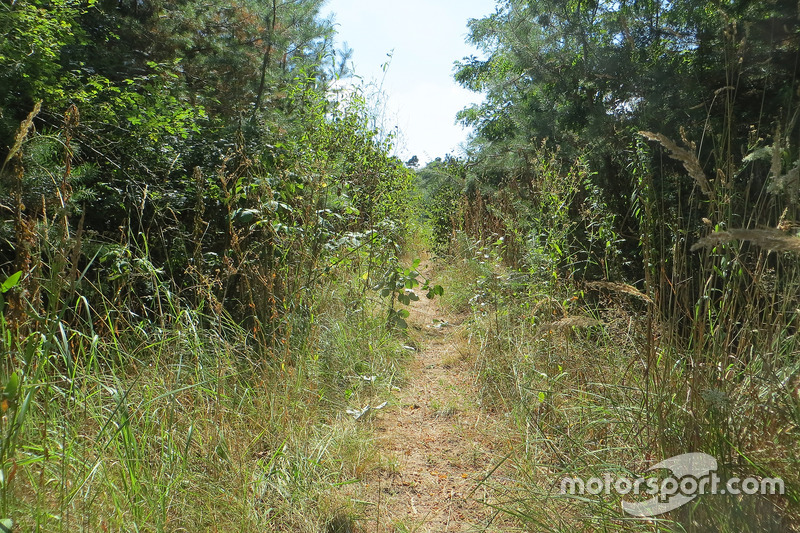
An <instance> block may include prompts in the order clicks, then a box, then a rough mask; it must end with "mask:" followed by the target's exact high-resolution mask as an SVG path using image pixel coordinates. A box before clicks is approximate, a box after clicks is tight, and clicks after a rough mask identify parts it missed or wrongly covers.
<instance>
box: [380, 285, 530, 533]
mask: <svg viewBox="0 0 800 533" xmlns="http://www.w3.org/2000/svg"><path fill="white" fill-rule="evenodd" d="M468 317H469V315H468V314H465V315H463V316H453V315H447V314H444V313H443V312H442V311H441V309H440V306H439V305H438V301H437V300H428V299H427V298H424V297H423V298H421V300H420V301H419V302H415V303H414V305H412V306H411V317H410V320H409V327H410V328H411V331H410V333H411V337H412V338H414V339H415V340H416V341H417V343H418V345H419V349H418V351H417V352H416V353H415V357H414V360H413V362H411V363H410V366H409V370H408V380H407V383H406V386H405V387H403V388H402V389H401V390H400V391H399V392H397V393H396V396H395V399H396V401H395V402H394V404H395V405H394V406H393V407H392V408H391V409H387V410H386V411H382V412H381V414H380V415H378V416H377V417H376V418H375V420H374V423H373V424H374V425H373V427H374V430H375V435H376V439H377V445H378V448H379V449H380V451H381V454H382V456H383V460H382V463H383V464H384V468H382V469H381V470H379V471H378V472H376V473H373V474H372V476H370V478H369V479H367V480H366V481H367V482H368V483H369V489H370V490H369V491H368V492H369V493H370V494H371V496H370V499H371V500H372V502H373V503H374V505H373V506H371V507H372V512H371V514H372V515H373V516H371V517H369V518H368V520H367V522H366V524H364V526H365V527H364V529H365V531H367V532H373V531H375V532H376V533H390V532H398V533H399V532H417V533H427V532H431V533H433V532H436V533H442V532H463V531H476V532H477V531H485V532H500V531H502V532H506V531H519V530H518V529H516V528H514V527H513V526H512V525H511V524H510V523H509V521H508V520H507V519H506V518H504V517H503V516H497V513H496V511H495V510H494V509H493V508H492V507H491V506H490V505H487V503H492V502H493V501H494V498H495V495H494V494H493V493H492V492H491V489H489V488H488V487H487V486H485V485H481V484H480V482H481V481H482V480H483V479H484V478H485V476H486V474H487V473H488V472H489V471H491V470H492V468H494V467H495V466H496V465H497V464H498V463H499V462H501V460H502V459H503V457H505V456H506V455H507V454H508V453H509V451H510V450H511V446H512V444H511V442H510V441H509V439H510V436H511V435H512V434H513V432H511V431H509V430H508V421H507V420H506V419H505V418H504V416H503V415H502V414H500V413H487V412H486V411H483V410H481V408H480V406H479V405H478V404H479V400H478V393H477V390H476V385H475V382H474V375H473V372H472V361H471V359H472V356H470V352H471V351H472V350H470V347H469V345H468V343H467V338H468V334H469V332H468V330H467V329H466V328H467V327H468V326H467V325H466V324H465V320H466V319H467V318H468ZM504 468H505V467H504V466H502V467H501V468H499V469H498V470H497V472H495V473H494V474H493V476H492V480H493V484H495V485H496V484H497V481H498V479H499V480H502V479H503V470H504Z"/></svg>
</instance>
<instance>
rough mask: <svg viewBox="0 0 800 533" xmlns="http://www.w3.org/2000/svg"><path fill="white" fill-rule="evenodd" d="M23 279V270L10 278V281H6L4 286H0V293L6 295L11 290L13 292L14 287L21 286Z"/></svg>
mask: <svg viewBox="0 0 800 533" xmlns="http://www.w3.org/2000/svg"><path fill="white" fill-rule="evenodd" d="M21 277H22V271H21V270H20V271H19V272H14V273H13V274H11V275H10V276H8V279H6V280H5V281H4V282H3V284H2V285H0V292H2V293H3V294H5V293H6V292H8V291H9V290H11V289H13V288H14V287H16V286H17V285H19V280H20V278H21Z"/></svg>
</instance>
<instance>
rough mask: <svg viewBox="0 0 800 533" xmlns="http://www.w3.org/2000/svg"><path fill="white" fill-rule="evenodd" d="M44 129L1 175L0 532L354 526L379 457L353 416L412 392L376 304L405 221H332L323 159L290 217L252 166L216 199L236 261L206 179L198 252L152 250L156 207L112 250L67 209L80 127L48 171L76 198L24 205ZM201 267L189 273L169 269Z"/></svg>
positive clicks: (230, 167)
mask: <svg viewBox="0 0 800 533" xmlns="http://www.w3.org/2000/svg"><path fill="white" fill-rule="evenodd" d="M34 115H35V113H34V114H32V115H31V117H30V118H29V119H28V121H27V122H25V123H23V125H22V127H21V128H20V133H19V135H18V138H17V140H18V143H16V144H15V146H17V145H18V146H17V148H16V151H13V153H12V155H11V156H10V157H9V160H8V161H7V162H6V163H7V164H6V165H5V166H4V168H3V171H2V178H3V180H4V182H3V184H4V185H10V189H11V190H12V192H13V191H16V192H15V193H14V195H13V201H14V202H15V205H14V206H12V207H14V208H15V209H14V216H15V219H14V231H13V236H14V239H13V241H12V244H13V246H14V251H15V253H16V261H15V264H14V265H13V268H12V272H15V274H13V275H12V276H8V277H6V276H3V278H2V279H0V282H3V283H4V285H3V289H4V290H3V293H2V295H0V343H2V353H3V359H2V374H1V375H0V378H1V379H0V392H2V397H0V402H2V403H0V406H2V417H0V439H2V440H0V520H6V519H9V520H12V521H13V523H14V524H15V527H16V528H18V529H19V530H22V531H266V530H268V531H293V532H294V531H307V532H315V533H316V532H318V531H321V530H326V528H328V529H330V528H333V529H331V530H335V528H336V527H339V528H341V527H346V528H353V527H355V524H356V523H357V521H358V518H359V516H361V514H362V512H363V511H364V509H363V508H359V507H358V505H359V504H356V503H354V502H353V499H352V495H353V489H352V488H349V487H347V486H348V485H349V484H350V483H352V482H353V481H355V480H357V479H359V478H360V477H361V476H362V475H363V474H364V472H365V471H367V470H369V469H371V468H372V467H373V465H374V464H375V462H376V461H377V460H378V458H377V454H376V452H375V450H373V449H372V444H371V440H370V439H369V429H368V424H364V423H363V422H356V421H354V420H353V418H352V417H351V416H350V415H349V414H347V410H348V409H355V408H361V407H363V406H364V405H365V404H369V403H377V402H379V401H385V399H387V398H388V396H389V393H390V391H391V388H392V386H393V385H394V384H396V383H398V382H399V381H401V380H402V367H401V364H400V361H401V358H402V356H403V354H405V353H407V351H406V350H403V349H402V340H403V338H402V334H400V333H398V332H397V331H395V330H392V329H391V328H387V327H386V322H385V312H386V309H385V307H386V302H384V301H383V300H381V299H380V298H378V297H377V296H376V295H374V294H373V292H372V290H371V287H372V286H373V285H374V284H375V282H376V281H377V280H378V279H379V276H380V273H381V272H383V271H384V269H385V268H387V266H388V265H390V264H391V265H394V264H395V263H396V262H397V261H398V258H397V257H396V249H397V246H398V245H399V244H398V243H399V241H400V239H401V238H402V233H403V228H402V224H400V223H397V224H395V225H394V228H395V230H394V231H392V232H380V231H377V228H376V230H375V231H367V230H365V231H354V230H355V229H358V228H357V224H358V222H359V221H357V220H347V221H345V222H337V221H341V220H344V217H336V216H334V215H335V214H336V213H335V212H334V210H333V208H332V206H331V205H330V204H327V203H326V202H334V201H337V200H336V199H335V198H330V197H328V196H327V195H326V190H327V186H328V184H327V183H325V182H323V181H322V180H323V178H322V175H323V174H324V172H327V173H333V171H334V170H335V169H333V168H331V167H325V168H321V167H320V165H323V162H321V160H313V161H311V162H310V163H308V164H309V165H311V166H314V165H317V166H315V167H314V170H315V171H317V172H316V173H314V172H311V171H310V170H309V169H299V168H295V169H292V170H295V171H298V172H299V171H304V172H305V171H307V172H308V173H309V175H311V174H313V176H314V177H313V179H311V178H309V179H308V180H306V182H305V187H304V189H303V190H304V194H305V197H298V198H296V199H295V201H296V204H295V205H293V206H288V205H284V206H283V207H281V206H278V207H275V204H276V203H277V201H276V200H274V198H275V197H277V194H276V195H274V196H273V191H270V189H269V185H268V183H267V181H266V180H265V179H263V178H264V177H263V176H260V175H258V174H257V173H256V172H255V170H254V169H252V168H250V167H242V166H241V165H239V164H238V163H236V161H240V160H238V159H237V157H243V154H241V153H240V154H235V155H234V156H232V157H231V159H229V160H226V162H225V163H224V164H223V165H222V168H220V169H219V171H218V173H217V176H216V180H217V183H215V184H214V185H215V186H216V187H218V188H219V189H221V190H222V191H223V192H222V195H221V198H222V205H221V208H222V209H223V210H225V211H226V212H227V214H228V219H227V220H228V227H227V234H226V235H225V236H224V237H225V238H226V239H227V244H226V247H225V253H226V254H227V255H226V257H225V258H224V261H223V262H222V263H212V262H211V259H213V258H214V257H215V254H213V253H211V254H209V253H208V248H205V247H204V238H207V237H204V236H203V230H202V228H204V227H207V223H206V222H205V221H204V220H203V217H204V216H207V215H205V214H204V213H206V211H205V210H204V208H203V203H204V201H205V200H204V189H203V187H204V185H203V184H204V183H205V184H207V183H208V182H207V181H205V180H204V178H203V175H202V173H201V172H200V170H197V171H196V172H195V176H194V179H195V181H196V183H197V184H198V185H197V188H198V191H197V192H198V197H197V199H196V202H197V204H198V205H197V206H196V209H195V213H196V219H195V221H194V222H195V224H194V232H193V234H192V236H189V237H186V236H184V237H185V239H186V240H176V241H175V242H174V243H173V246H174V249H172V250H163V249H158V250H154V249H152V247H151V243H152V241H153V235H155V234H157V233H158V232H159V231H160V230H163V228H156V229H151V230H147V231H145V230H144V227H143V225H142V224H144V223H145V222H146V218H147V214H146V211H145V207H144V200H143V201H142V203H141V205H139V206H137V207H136V208H135V209H132V210H131V216H130V220H129V221H128V224H127V226H126V227H124V228H122V231H121V232H120V237H119V241H118V242H114V243H110V242H103V241H102V240H100V239H98V238H97V236H96V235H86V234H85V233H84V232H83V230H82V227H83V225H82V218H79V217H76V216H75V203H74V202H70V196H69V195H70V194H71V187H70V182H71V180H70V172H71V170H70V169H71V158H72V153H71V151H70V150H69V136H70V132H71V128H73V127H74V126H75V125H67V126H65V128H64V130H63V131H62V132H60V135H61V136H62V140H65V142H62V143H60V146H66V147H67V151H66V154H65V155H64V157H65V164H64V165H63V166H62V167H60V168H59V169H58V170H59V172H60V174H57V173H54V172H50V173H49V174H48V175H50V176H58V179H59V180H61V182H58V181H57V182H55V186H54V187H51V188H47V187H44V188H43V193H42V197H41V204H42V207H41V208H31V207H30V206H27V207H26V206H25V205H24V204H23V197H24V194H23V189H24V183H25V180H28V179H29V176H26V173H27V172H29V170H30V168H32V167H34V166H35V163H36V162H35V161H33V160H32V159H31V157H30V156H28V155H26V156H25V157H23V151H24V150H23V149H25V148H27V149H28V150H29V151H34V149H35V148H36V147H37V146H38V145H37V143H39V142H43V141H42V138H41V137H40V136H38V134H37V135H33V136H32V137H30V138H29V133H30V122H31V120H32V119H33V116H34ZM330 133H331V132H327V134H330ZM328 142H333V141H332V140H331V139H328ZM373 148H374V147H372V145H369V146H368V147H367V148H364V149H365V150H367V149H373ZM48 150H49V148H48ZM234 163H236V164H234ZM50 170H52V169H50ZM323 171H324V172H323ZM326 179H328V180H333V179H334V177H331V176H329V177H328V178H326ZM342 179H344V178H342ZM398 179H400V178H398ZM395 185H396V183H395ZM243 189H247V190H248V191H249V194H250V196H249V197H248V198H243V197H237V196H236V195H240V196H241V194H242V192H241V191H242V190H243ZM256 189H257V190H256ZM254 191H255V192H254ZM396 192H397V191H391V193H392V194H394V193H396ZM385 193H386V194H388V192H385ZM49 194H52V195H53V196H49ZM384 196H385V194H384V193H374V194H373V195H371V196H369V197H368V198H365V199H362V200H360V201H361V202H362V203H361V204H359V207H360V208H361V210H360V211H359V210H357V209H353V210H352V212H356V213H364V214H363V215H362V216H363V217H364V218H365V219H366V218H368V217H371V215H372V209H373V208H374V209H375V210H376V212H378V211H379V216H378V218H379V222H380V224H384V225H391V224H392V223H393V221H392V214H393V213H395V211H397V210H398V209H401V208H398V207H396V206H395V207H392V206H386V205H382V204H381V202H384V203H390V201H391V200H387V199H386V198H385V197H384ZM245 202H251V203H252V202H255V203H256V204H257V205H258V207H259V208H260V209H263V210H265V211H266V210H267V209H269V208H271V209H284V210H285V211H286V213H284V215H281V216H286V217H288V218H287V219H284V220H285V221H287V222H290V223H291V224H292V225H291V226H289V225H288V224H283V225H281V224H261V223H253V224H247V223H246V222H250V219H248V218H247V217H252V216H254V215H253V214H252V213H251V214H244V215H243V214H242V213H241V207H239V206H241V205H242V204H243V203H245ZM370 202H372V203H370ZM373 203H374V204H375V205H373ZM217 207H218V208H220V206H217ZM237 209H239V212H238V214H237ZM337 209H338V207H337ZM393 209H394V211H393ZM287 213H289V214H287ZM395 214H396V213H395ZM276 216H277V215H276ZM325 217H330V219H331V220H327V219H325ZM78 218H79V220H76V219H78ZM256 222H258V221H256ZM139 230H142V231H139ZM158 239H159V240H160V242H161V241H164V240H166V238H165V237H164V235H163V234H162V235H160V236H159V237H158ZM192 239H194V240H192ZM259 239H261V240H259ZM218 244H219V243H214V244H213V245H212V246H211V248H213V247H214V246H217V245H218ZM205 245H206V246H208V243H207V242H206V243H205ZM170 253H174V257H173V256H171V255H170ZM164 254H166V255H167V258H166V260H164V257H163V255H164ZM157 256H159V257H160V258H159V257H157ZM187 257H188V258H193V259H194V260H193V261H190V262H189V263H188V264H184V265H183V267H184V268H185V269H186V270H185V272H184V273H180V274H176V272H174V271H168V269H170V268H175V264H176V261H178V260H180V259H181V258H187ZM206 258H209V261H208V262H207V261H206ZM215 267H216V268H215ZM356 500H358V499H356ZM362 500H365V498H362ZM3 525H6V522H3Z"/></svg>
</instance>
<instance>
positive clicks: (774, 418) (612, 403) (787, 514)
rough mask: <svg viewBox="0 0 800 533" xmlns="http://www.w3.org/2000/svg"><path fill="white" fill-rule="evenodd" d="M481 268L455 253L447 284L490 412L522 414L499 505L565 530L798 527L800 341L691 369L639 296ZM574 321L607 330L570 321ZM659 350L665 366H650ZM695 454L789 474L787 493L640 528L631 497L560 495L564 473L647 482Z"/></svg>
mask: <svg viewBox="0 0 800 533" xmlns="http://www.w3.org/2000/svg"><path fill="white" fill-rule="evenodd" d="M476 255H477V254H476ZM484 255H485V253H484V252H481V253H480V257H483V256H484ZM470 261H475V258H473V259H464V258H463V257H459V256H456V257H453V258H452V262H451V263H450V266H449V267H446V268H445V271H444V272H442V277H443V279H448V280H450V283H451V284H452V285H455V286H457V287H459V289H458V290H459V291H460V292H461V293H462V295H461V296H460V297H459V300H460V301H461V302H464V301H469V302H471V306H472V317H471V319H470V321H471V322H470V328H469V329H470V335H471V344H472V345H473V346H474V347H476V349H475V354H474V371H475V372H476V374H477V376H478V378H479V384H480V387H481V403H482V405H484V406H487V407H488V406H493V407H495V408H501V409H503V410H505V411H507V412H510V413H511V414H513V418H514V420H516V426H517V430H518V431H519V435H520V438H521V439H520V440H521V441H522V443H523V444H522V445H520V446H519V448H518V449H516V450H515V452H514V453H513V454H512V455H511V456H509V457H508V458H507V460H506V463H507V464H506V466H510V467H511V468H512V469H513V472H514V475H513V476H512V477H513V478H514V480H515V489H513V490H509V489H508V483H505V484H503V485H500V484H498V485H497V490H498V491H499V492H498V493H505V499H504V500H503V501H501V502H499V503H498V507H499V508H500V509H502V510H503V511H505V512H507V513H509V514H511V515H514V516H516V517H518V518H519V519H520V520H521V521H522V522H523V523H526V524H528V525H529V527H531V528H533V529H534V530H536V531H553V532H555V531H558V532H569V531H662V532H667V531H669V532H673V531H674V532H689V531H698V532H699V531H730V532H734V531H776V532H777V531H788V530H790V529H789V528H790V526H791V525H792V524H795V525H796V524H797V521H798V517H799V516H800V514H798V513H800V510H799V509H798V505H797V494H798V487H799V486H800V485H798V482H800V479H799V478H798V474H797V472H798V471H800V469H798V453H799V452H800V449H798V441H797V439H796V434H795V431H796V429H795V428H796V421H797V416H798V407H799V406H800V402H798V399H797V396H796V384H795V385H791V384H790V383H796V375H797V371H798V366H797V362H796V354H797V346H796V344H794V341H793V339H792V338H783V340H780V339H779V338H777V337H776V338H775V339H773V340H770V339H762V341H761V344H760V345H761V346H762V347H763V346H764V345H765V344H766V345H769V343H773V345H775V346H781V350H779V351H778V350H776V351H775V352H774V353H772V354H770V353H766V354H764V355H763V356H761V357H753V358H751V359H749V360H747V361H739V362H738V363H736V364H731V365H730V366H728V367H727V368H725V367H723V368H721V369H716V368H709V367H708V366H705V365H704V366H699V365H694V366H692V357H691V354H687V353H686V352H685V351H681V350H680V349H678V348H676V347H675V346H670V345H669V344H667V343H665V342H664V343H659V342H658V339H660V338H662V337H663V336H664V334H663V331H664V329H665V328H667V327H668V325H667V324H660V323H657V324H656V326H655V328H654V330H655V335H656V336H657V338H656V339H653V338H648V328H647V322H646V320H644V319H643V318H642V317H643V316H646V313H643V312H642V309H643V308H645V309H646V304H645V303H644V302H642V301H640V300H639V299H637V298H631V297H630V296H629V295H625V294H612V295H606V296H603V297H600V298H595V297H590V296H588V295H586V294H585V293H582V292H579V291H578V290H577V289H576V288H574V287H573V286H572V285H571V284H570V283H553V281H552V279H549V278H544V279H543V278H540V277H537V276H536V275H535V274H531V273H528V272H514V271H511V270H509V269H508V268H507V267H504V266H502V265H501V264H499V263H495V264H494V265H489V264H488V263H487V266H488V267H490V268H491V269H492V270H493V274H489V273H487V272H486V267H482V268H480V269H469V268H465V265H466V264H469V262H470ZM442 264H443V265H446V264H447V262H446V261H442ZM520 280H523V281H524V282H520ZM470 293H471V296H470ZM565 316H566V317H585V318H586V319H591V320H583V319H581V320H583V322H584V323H585V324H590V323H593V322H595V321H596V322H599V324H598V325H585V326H582V327H577V326H566V327H564V326H560V325H558V324H557V323H558V321H559V320H562V321H563V320H564V317H565ZM578 322H579V323H580V321H578ZM567 323H568V322H567ZM651 343H656V345H655V347H654V349H655V353H656V354H657V359H656V361H655V363H654V364H653V365H652V366H650V367H649V366H648V361H647V353H648V350H649V348H650V346H651ZM792 376H794V377H792ZM792 380H795V381H792ZM693 387H696V389H694V388H693ZM694 390H697V393H696V394H695V393H694ZM698 409H700V410H698ZM690 451H703V452H705V453H708V454H710V455H713V456H715V457H716V458H717V459H718V461H719V463H720V469H719V473H720V475H721V476H722V477H730V476H739V477H746V476H757V477H775V476H779V477H781V478H782V479H783V480H784V482H785V484H786V488H787V495H786V496H785V497H781V498H775V497H759V496H747V497H741V498H732V497H725V496H707V497H703V498H701V499H699V500H698V502H699V503H696V505H687V506H685V507H684V508H681V509H679V510H677V511H674V512H672V513H668V514H666V515H663V516H659V517H657V518H656V519H652V520H641V519H635V518H633V517H630V516H626V515H625V514H624V513H623V512H622V510H621V501H622V500H623V499H625V497H623V496H621V495H617V494H614V493H612V494H608V495H607V494H601V495H599V496H591V495H588V496H587V497H585V498H583V499H580V500H577V499H570V498H566V497H564V496H563V495H561V494H560V493H559V486H560V480H561V479H563V478H564V477H573V476H579V477H582V478H588V477H593V476H597V477H602V476H603V475H604V474H605V473H610V474H612V475H618V476H626V477H629V478H635V477H637V476H638V475H640V474H641V473H643V472H644V471H645V470H646V469H647V468H648V467H649V466H651V465H652V464H654V463H655V462H658V461H661V460H663V459H666V458H668V457H670V456H673V455H677V454H680V453H686V452H690ZM488 482H489V483H492V478H491V477H490V479H489V481H488Z"/></svg>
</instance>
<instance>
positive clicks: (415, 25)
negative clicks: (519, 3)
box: [321, 0, 495, 164]
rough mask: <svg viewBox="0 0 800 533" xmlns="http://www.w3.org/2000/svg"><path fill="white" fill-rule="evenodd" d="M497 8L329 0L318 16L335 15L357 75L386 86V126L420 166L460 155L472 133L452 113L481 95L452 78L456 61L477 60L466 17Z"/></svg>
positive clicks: (485, 2)
mask: <svg viewBox="0 0 800 533" xmlns="http://www.w3.org/2000/svg"><path fill="white" fill-rule="evenodd" d="M494 11H495V2H494V0H457V1H453V0H400V1H397V0H395V1H387V0H329V1H328V2H327V3H326V4H325V6H324V7H323V8H322V10H321V14H322V15H323V16H325V15H327V14H330V13H333V14H334V20H335V22H336V30H337V32H338V37H337V40H338V43H339V46H340V47H341V45H343V44H344V43H347V45H348V46H349V47H350V48H352V49H353V57H352V61H351V64H352V66H353V67H354V73H355V74H356V75H357V76H359V77H360V78H361V79H362V80H364V81H365V82H369V81H373V82H374V83H375V85H376V86H377V85H380V83H381V82H382V83H383V86H382V87H383V92H384V93H385V95H386V102H387V103H386V106H385V109H386V120H385V123H386V124H387V125H388V127H389V128H394V127H397V128H399V130H400V136H399V137H398V141H397V142H396V144H397V146H396V152H397V155H398V156H399V157H400V158H402V159H403V160H408V159H409V158H411V156H413V155H416V156H417V157H418V158H419V160H420V162H421V163H423V164H424V163H427V162H428V161H431V160H432V159H435V158H436V157H444V156H445V155H446V154H448V153H450V154H454V155H459V154H460V153H461V152H460V149H459V146H460V144H461V143H463V142H464V141H465V140H466V138H467V135H468V134H469V131H468V130H467V129H465V128H463V127H461V126H460V125H458V124H456V113H457V112H458V111H460V110H461V109H463V108H465V107H468V106H470V105H471V104H473V103H477V102H480V101H481V100H482V97H481V95H479V94H476V93H473V92H471V91H468V90H466V89H464V88H462V87H460V86H459V85H458V84H457V83H456V81H455V80H454V79H453V63H454V62H455V61H460V60H461V59H463V58H464V57H468V56H471V55H476V56H479V57H480V55H481V54H480V53H479V51H478V50H477V49H475V48H474V47H472V46H471V45H468V44H466V43H465V39H466V37H467V33H468V28H467V21H468V20H469V19H470V18H482V17H484V16H486V15H489V14H491V13H493V12H494ZM388 54H391V61H390V63H389V67H388V69H387V70H386V73H385V75H384V72H383V70H382V68H381V67H382V65H384V64H385V63H387V61H389V60H390V58H389V57H388ZM389 128H387V129H389Z"/></svg>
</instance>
